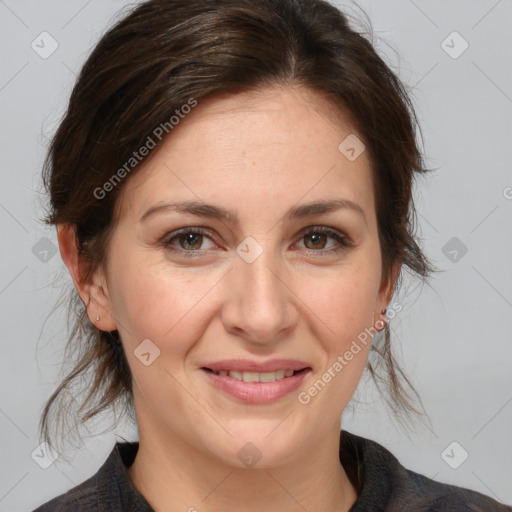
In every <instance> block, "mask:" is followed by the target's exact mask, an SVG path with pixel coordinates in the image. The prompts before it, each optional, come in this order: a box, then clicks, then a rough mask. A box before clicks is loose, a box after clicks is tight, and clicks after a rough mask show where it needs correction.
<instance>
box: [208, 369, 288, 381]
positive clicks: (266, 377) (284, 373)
mask: <svg viewBox="0 0 512 512" xmlns="http://www.w3.org/2000/svg"><path fill="white" fill-rule="evenodd" d="M212 371H213V373H215V374H216V375H222V376H224V377H225V376H229V377H231V378H233V379H237V380H243V381H244V382H274V381H276V380H281V379H284V378H285V377H291V376H292V375H293V373H294V370H277V371H275V372H264V373H258V372H236V371H228V370H219V371H215V370H212Z"/></svg>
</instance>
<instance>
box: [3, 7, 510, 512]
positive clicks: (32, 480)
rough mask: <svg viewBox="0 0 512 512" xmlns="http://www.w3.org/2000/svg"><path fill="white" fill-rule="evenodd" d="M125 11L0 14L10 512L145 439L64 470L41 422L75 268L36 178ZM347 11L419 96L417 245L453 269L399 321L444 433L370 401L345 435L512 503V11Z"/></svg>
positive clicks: (364, 391)
mask: <svg viewBox="0 0 512 512" xmlns="http://www.w3.org/2000/svg"><path fill="white" fill-rule="evenodd" d="M126 5H127V2H126V1H122V0H109V1H106V2H105V1H99V0H89V1H86V0H68V1H66V2H63V1H49V0H44V1H43V0H17V1H15V0H0V34H1V35H0V39H1V44H0V54H1V63H2V64H1V70H0V106H1V112H2V117H1V119H2V120H1V125H0V126H1V128H0V129H1V137H0V140H1V141H2V142H1V144H2V153H1V155H2V160H1V173H2V185H1V186H0V226H1V237H2V250H1V253H0V261H1V265H0V315H1V325H2V341H1V348H2V357H1V359H0V364H1V367H0V375H1V401H0V429H1V443H2V445H1V453H2V457H1V459H0V471H1V477H0V510H1V511H6V512H7V511H9V512H18V511H27V510H31V509H32V508H34V507H35V506H37V505H39V504H41V503H42V502H44V501H46V500H48V499H50V498H52V497H54V496H56V495H58V494H61V493H62V492H65V491H67V490H68V489H70V488H71V487H73V486H75V485H76V484H78V483H80V482H82V481H83V480H85V479H86V478H88V477H89V476H91V475H92V474H93V473H95V472H96V471H97V470H98V469H99V467H100V465H101V464H102V463H103V461H104V460H105V458H106V456H107V455H108V453H109V452H110V450H111V448H112V446H113V444H114V443H115V441H116V439H119V438H116V433H117V434H118V435H122V436H124V438H125V439H128V440H134V439H136V430H135V429H134V428H133V427H131V426H129V425H124V426H123V425H120V426H119V428H118V429H117V430H116V432H112V431H111V432H106V433H103V434H101V435H97V436H91V437H89V438H86V439H84V441H83V444H82V446H81V448H79V449H76V450H74V451H71V453H68V457H70V463H69V464H68V463H66V462H64V461H62V460H59V459H57V460H56V461H55V462H53V463H51V464H49V465H48V464H41V461H40V460H38V457H37V453H38V445H39V438H38V433H37V425H38V421H39V417H40V414H41V410H42V407H43V404H44V402H45V400H46V399H47V398H48V397H49V395H50V394H51V392H52V391H53V390H54V389H55V387H56V384H57V379H58V376H59V367H60V362H61V358H62V355H63V353H62V351H63V348H64V345H65V342H66V320H65V311H64V309H62V308H61V309H59V310H57V312H56V313H54V314H52V315H51V316H50V317H49V319H48V321H47V322H46V323H45V320H46V318H47V317H48V315H49V313H50V312H51V311H52V309H53V307H54V303H55V300H56V299H57V298H58V296H59V288H58V286H56V285H53V284H52V283H54V281H55V279H56V278H57V277H58V276H61V275H62V269H63V263H62V261H61V259H60V256H59V254H58V251H57V246H56V236H55V232H54V230H53V229H48V228H47V227H45V226H44V225H43V224H42V223H41V222H40V221H39V220H38V219H39V218H40V216H41V214H42V210H41V197H40V192H41V178H40V169H41V165H42V161H43V157H44V153H45V149H46V147H47V140H48V137H50V136H51V135H52V134H53V133H54V130H55V128H56V125H57V122H58V120H59V119H60V118H61V115H62V113H63V111H64V108H65V105H66V103H67V101H68V98H69V93H70V91H71V87H72V85H73V83H74V81H75V75H76V73H77V72H78V71H79V70H80V68H81V66H82V64H83V62H84V60H85V58H86V56H87V55H88V53H89V51H90V49H91V48H92V46H93V45H94V44H95V43H96V42H97V41H98V38H99V36H100V35H101V34H102V33H103V32H104V30H105V28H106V27H107V26H108V25H109V24H110V23H111V22H112V19H113V15H114V14H115V13H116V12H117V11H118V10H119V9H120V8H122V7H123V6H126ZM339 5H340V6H341V7H344V6H348V11H349V12H350V13H352V14H355V15H356V16H359V15H360V12H359V10H358V7H357V6H360V7H362V8H363V9H364V10H365V11H366V12H367V13H368V15H369V17H370V19H371V21H372V24H373V27H374V36H375V40H374V44H375V45H376V47H377V49H378V51H379V53H380V54H381V55H382V56H384V58H385V59H386V61H387V62H388V63H389V64H390V65H391V66H392V68H393V69H395V70H398V69H399V75H400V77H401V78H402V79H403V80H404V81H405V83H406V84H407V85H408V86H409V87H410V89H411V94H412V97H413V101H414V105H415V107H416V109H417V113H418V116H419V121H420V124H421V127H422V129H423V132H424V140H425V150H426V153H427V156H428V159H427V166H428V167H430V168H437V171H436V172H435V174H432V175H430V177H429V178H427V179H426V180H420V181H419V182H418V185H419V186H418V188H417V190H416V193H415V197H416V200H417V207H418V212H419V216H418V221H419V228H420V235H421V238H422V245H423V247H424V248H425V250H426V253H427V256H429V257H430V258H431V259H432V260H433V262H434V263H435V264H436V265H437V266H438V267H439V268H441V269H443V270H444V272H441V273H439V274H437V275H436V276H435V277H434V278H433V279H432V281H431V286H424V287H423V288H422V289H421V288H420V287H418V286H417V283H415V282H412V283H411V284H410V285H409V294H405V293H402V294H401V295H399V296H398V298H397V299H395V300H399V301H400V303H401V304H403V310H402V311H401V312H400V313H399V314H397V315H396V316H395V318H393V319H392V320H391V328H392V336H393V340H394V342H395V346H396V350H398V351H399V353H400V352H401V359H402V361H403V363H404V367H405V370H406V372H407V374H408V375H409V376H410V377H411V378H412V381H413V383H414V384H415V386H416V387H417V389H418V391H419V392H420V395H421V397H422V399H423V402H424V405H425V408H426V410H427V412H428V413H429V417H430V420H431V422H430V423H429V424H427V426H424V427H423V426H421V424H419V423H417V424H416V425H415V426H414V427H413V428H411V429H410V430H409V431H408V434H406V433H405V432H404V430H403V429H401V428H400V427H398V426H397V424H396V422H394V421H393V420H392V419H391V418H390V416H389V414H388V412H387V411H386V409H385V407H384V406H383V404H382V402H381V399H380V398H379V394H378V393H377V392H376V391H375V389H374V387H373V386H372V385H366V386H364V387H362V388H361V390H360V391H358V393H357V396H358V397H359V403H358V405H357V406H356V407H352V408H351V409H350V410H347V411H346V413H345V414H344V417H343V427H344V428H345V429H347V430H349V431H352V432H354V433H356V434H359V435H362V436H365V437H369V438H371V439H375V440H376V441H378V442H380V443H381V444H383V445H384V446H386V447H387V448H389V449H390V450H391V451H392V452H393V453H394V454H395V455H396V456H397V457H398V458H399V460H400V461H401V462H402V463H403V464H404V465H405V466H406V467H408V468H410V469H413V470H415V471H418V472H421V473H423V474H425V475H426V476H428V477H431V478H434V479H436V480H439V481H442V482H448V483H453V484H457V485H461V486H463V487H468V488H471V489H475V490H477V491H480V492H483V493H485V494H487V495H489V496H492V497H494V498H495V499H498V500H499V501H502V502H504V503H507V504H512V487H511V486H510V482H511V481H512V371H511V368H512V340H511V332H512V271H511V266H510V262H511V261H512V236H511V235H512V229H511V228H512V172H511V164H510V162H511V161H512V144H510V137H511V134H512V71H511V67H510V62H512V32H511V31H510V25H511V21H512V4H511V2H510V0H499V1H496V0H479V1H476V0H473V1H469V0H452V1H451V2H446V1H441V0H436V1H433V0H430V1H426V0H414V1H413V0H392V1H391V0H387V1H386V2H383V1H380V0H379V1H377V0H373V1H370V0H366V1H359V2H357V5H356V4H353V3H348V2H345V3H339ZM57 283H58V284H59V285H62V284H68V283H70V279H69V278H67V277H64V278H59V279H58V280H57ZM404 291H406V290H404ZM362 384H363V382H362ZM102 425H103V424H102V423H101V422H100V423H99V424H98V425H97V429H96V432H101V431H102V430H104V429H103V428H102ZM46 465H47V466H48V467H41V466H46Z"/></svg>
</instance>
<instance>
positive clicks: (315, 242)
mask: <svg viewBox="0 0 512 512" xmlns="http://www.w3.org/2000/svg"><path fill="white" fill-rule="evenodd" d="M327 238H328V237H327V235H326V234H325V233H308V234H307V235H305V236H304V245H305V246H306V247H307V248H308V249H324V248H325V245H326V243H327Z"/></svg>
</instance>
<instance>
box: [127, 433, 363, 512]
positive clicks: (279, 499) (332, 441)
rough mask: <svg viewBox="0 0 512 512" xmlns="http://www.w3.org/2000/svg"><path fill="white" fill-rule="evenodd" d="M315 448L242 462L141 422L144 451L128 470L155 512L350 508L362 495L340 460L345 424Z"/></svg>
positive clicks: (292, 511)
mask: <svg viewBox="0 0 512 512" xmlns="http://www.w3.org/2000/svg"><path fill="white" fill-rule="evenodd" d="M335 427H336V428H333V429H332V430H331V431H330V432H329V434H328V435H327V436H326V437H325V438H324V439H323V440H322V442H321V445H318V446H315V447H314V449H312V450H310V451H309V452H303V451H300V452H298V455H297V458H296V459H295V460H293V461H292V462H290V463H288V464H285V465H281V466H278V467H272V468H266V469H258V468H239V467H234V466H231V465H228V464H225V463H224V462H223V461H221V460H219V459H218V458H217V457H214V456H213V455H211V454H207V453H205V452H201V451H198V450H197V449H196V448H194V447H193V446H191V445H190V444H188V443H186V442H184V440H183V439H179V438H175V437H172V436H169V432H167V433H166V436H165V439H161V438H160V437H159V436H158V435H155V434H154V433H153V432H151V435H146V431H145V429H144V428H141V425H139V451H138V452H137V456H136V458H135V461H134V463H133V464H132V465H131V466H130V467H129V468H128V474H129V476H130V479H131V480H132V483H133V485H134V486H135V488H136V489H137V490H138V491H139V492H140V493H141V494H142V495H143V496H144V497H145V498H146V500H147V501H148V503H149V504H150V505H151V507H152V508H153V509H154V510H155V512H175V511H176V512H177V511H180V512H181V511H183V510H186V511H190V512H194V511H196V512H217V511H225V510H234V509H237V508H240V506H241V505H242V504H243V509H244V511H246V512H261V511H262V510H280V511H285V512H299V511H300V512H304V510H315V511H318V512H324V511H325V512H332V511H334V510H336V511H337V512H340V511H341V512H343V511H348V510H349V509H350V507H351V505H352V504H353V503H354V502H355V500H356V498H357V494H356V491H355V489H354V487H353V485H352V484H351V482H350V480H349V478H348V477H347V474H346V472H345V470H344V469H343V466H342V465H341V463H340V460H339V426H335Z"/></svg>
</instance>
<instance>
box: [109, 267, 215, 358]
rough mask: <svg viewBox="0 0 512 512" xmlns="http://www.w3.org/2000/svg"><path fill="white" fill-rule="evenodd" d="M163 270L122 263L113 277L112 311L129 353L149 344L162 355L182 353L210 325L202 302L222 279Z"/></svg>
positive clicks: (206, 304) (164, 268)
mask: <svg viewBox="0 0 512 512" xmlns="http://www.w3.org/2000/svg"><path fill="white" fill-rule="evenodd" d="M166 267H167V266H166V264H165V263H158V264H148V263H147V262H144V261H139V260H138V259H137V258H133V259H132V260H131V261H130V260H128V259H126V260H125V261H124V263H123V265H122V267H119V268H118V271H117V273H116V275H115V276H114V280H115V283H114V289H115V290H116V293H115V295H114V296H113V297H112V307H113V310H114V315H115V318H116V321H117V323H118V325H119V330H120V333H121V337H122V339H123V342H124V344H125V346H126V347H129V348H131V350H132V351H133V349H134V348H135V347H136V346H137V345H138V344H139V343H141V341H142V340H144V339H147V338H149V339H150V340H152V341H153V342H154V343H155V344H156V345H157V346H158V347H159V348H160V349H161V350H163V349H164V348H165V350H166V351H169V350H171V351H173V352H175V353H179V352H183V351H186V350H188V348H189V347H188V346H186V344H185V343H186V342H182V343H179V340H192V339H194V333H199V332H200V330H201V328H202V327H203V326H204V325H203V324H204V323H205V322H207V320H208V314H207V312H206V311H205V308H206V307H208V303H209V301H208V300H206V298H207V296H208V293H209V291H210V290H211V289H212V287H213V286H214V285H215V282H216V281H217V280H218V279H219V278H220V277H221V275H220V274H219V276H217V273H216V272H211V273H203V274H201V275H191V272H190V269H189V270H183V271H180V270H176V269H174V270H173V271H172V272H170V271H169V268H168V267H167V268H166ZM169 340H171V341H173V343H169ZM176 342H177V343H176Z"/></svg>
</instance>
